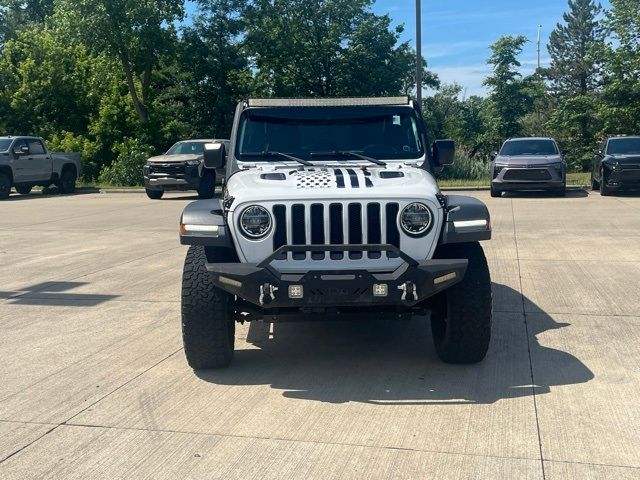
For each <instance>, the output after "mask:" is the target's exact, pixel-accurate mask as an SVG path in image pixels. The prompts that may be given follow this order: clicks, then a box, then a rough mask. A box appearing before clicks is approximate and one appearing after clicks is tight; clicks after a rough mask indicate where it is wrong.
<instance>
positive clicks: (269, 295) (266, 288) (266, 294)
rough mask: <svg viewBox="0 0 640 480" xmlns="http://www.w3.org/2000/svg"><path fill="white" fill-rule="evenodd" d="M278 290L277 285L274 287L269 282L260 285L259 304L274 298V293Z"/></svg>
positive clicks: (262, 304)
mask: <svg viewBox="0 0 640 480" xmlns="http://www.w3.org/2000/svg"><path fill="white" fill-rule="evenodd" d="M277 291H278V287H274V286H273V285H271V284H270V283H265V284H264V285H260V297H259V298H258V301H259V302H260V305H261V306H264V305H268V304H270V303H271V302H273V301H274V300H275V299H276V296H275V293H276V292H277Z"/></svg>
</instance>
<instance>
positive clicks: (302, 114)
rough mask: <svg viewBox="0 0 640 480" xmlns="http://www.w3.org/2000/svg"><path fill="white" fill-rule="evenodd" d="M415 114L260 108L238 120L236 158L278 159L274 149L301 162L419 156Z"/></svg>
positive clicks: (382, 110)
mask: <svg viewBox="0 0 640 480" xmlns="http://www.w3.org/2000/svg"><path fill="white" fill-rule="evenodd" d="M419 131H420V130H419V128H418V122H417V119H416V116H415V113H414V111H413V110H412V109H409V108H404V109H402V108H398V107H376V108H372V107H360V108H353V107H349V108H344V107H335V108H334V107H330V108H328V107H324V108H312V107H305V108H261V109H256V110H247V111H245V112H244V114H243V116H242V118H241V120H240V128H239V138H238V142H237V147H236V155H237V156H238V158H239V159H240V160H252V161H266V162H277V161H282V160H283V158H282V156H278V155H265V153H268V152H278V153H284V154H287V155H291V156H295V157H298V158H300V159H304V160H309V159H311V160H314V161H316V160H336V159H338V158H339V159H340V161H342V162H345V161H347V162H348V161H361V160H362V158H359V157H358V156H356V155H353V154H354V153H356V154H360V155H365V156H367V157H371V158H373V159H418V158H420V157H422V155H423V152H424V149H423V146H422V141H421V135H420V134H419Z"/></svg>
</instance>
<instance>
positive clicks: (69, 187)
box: [58, 168, 78, 193]
mask: <svg viewBox="0 0 640 480" xmlns="http://www.w3.org/2000/svg"><path fill="white" fill-rule="evenodd" d="M77 179H78V176H77V175H76V172H75V170H74V169H73V168H65V169H63V170H62V175H60V180H58V191H59V192H60V193H73V192H75V191H76V180H77Z"/></svg>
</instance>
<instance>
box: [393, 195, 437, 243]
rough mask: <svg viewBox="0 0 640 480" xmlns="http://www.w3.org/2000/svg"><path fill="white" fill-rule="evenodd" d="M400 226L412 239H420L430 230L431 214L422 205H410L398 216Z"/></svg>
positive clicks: (431, 223)
mask: <svg viewBox="0 0 640 480" xmlns="http://www.w3.org/2000/svg"><path fill="white" fill-rule="evenodd" d="M400 226H401V227H402V230H404V231H405V233H407V234H409V235H411V236H412V237H421V236H423V235H426V234H427V233H428V232H429V230H431V227H432V226H433V213H431V210H430V209H429V207H427V206H426V205H425V204H424V203H410V204H409V205H407V206H406V207H404V209H403V210H402V213H401V214H400Z"/></svg>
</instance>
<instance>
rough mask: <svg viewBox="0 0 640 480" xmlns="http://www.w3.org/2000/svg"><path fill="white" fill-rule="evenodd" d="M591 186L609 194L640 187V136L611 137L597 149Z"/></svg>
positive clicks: (603, 193) (604, 193) (601, 192)
mask: <svg viewBox="0 0 640 480" xmlns="http://www.w3.org/2000/svg"><path fill="white" fill-rule="evenodd" d="M591 186H592V188H593V189H594V190H600V194H601V195H603V196H609V195H611V194H613V193H614V192H617V191H620V190H632V189H640V137H610V138H608V139H607V140H605V141H604V142H603V144H602V145H601V146H600V148H599V149H598V150H596V151H595V155H594V160H593V168H592V169H591Z"/></svg>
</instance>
